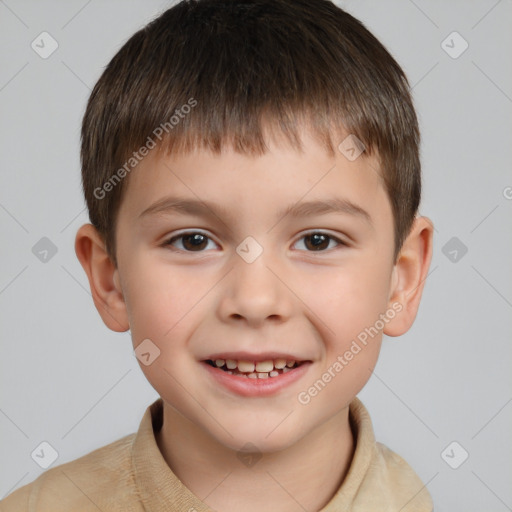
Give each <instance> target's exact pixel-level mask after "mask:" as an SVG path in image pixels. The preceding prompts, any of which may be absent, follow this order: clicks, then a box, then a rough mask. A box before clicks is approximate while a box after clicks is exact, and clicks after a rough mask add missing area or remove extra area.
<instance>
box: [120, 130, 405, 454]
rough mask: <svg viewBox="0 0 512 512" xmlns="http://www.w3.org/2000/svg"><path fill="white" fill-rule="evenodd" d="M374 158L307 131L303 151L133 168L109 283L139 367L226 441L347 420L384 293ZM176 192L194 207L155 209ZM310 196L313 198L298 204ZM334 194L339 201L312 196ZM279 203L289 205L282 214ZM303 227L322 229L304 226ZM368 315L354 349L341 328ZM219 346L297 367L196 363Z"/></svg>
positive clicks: (269, 445)
mask: <svg viewBox="0 0 512 512" xmlns="http://www.w3.org/2000/svg"><path fill="white" fill-rule="evenodd" d="M376 169H378V167H377V164H376V161H375V160H374V159H373V158H369V157H367V156H365V157H364V158H363V157H359V158H357V159H356V160H355V161H349V160H348V159H347V158H346V157H345V156H344V155H343V154H342V153H341V152H337V154H336V155H335V157H330V156H329V155H328V154H327V153H326V152H325V151H324V150H323V149H322V148H321V147H320V146H319V145H318V144H317V143H316V142H315V141H314V140H313V139H310V138H307V137H305V138H304V153H302V154H301V153H299V152H297V151H296V150H294V149H292V148H290V147H287V146H279V147H278V146H271V147H270V151H269V152H267V153H266V154H265V155H263V156H260V157H249V156H245V155H241V154H237V153H235V152H232V151H231V150H225V151H224V152H223V153H222V155H220V156H218V155H217V156H216V155H213V154H211V153H209V152H206V151H197V152H195V153H194V154H187V155H185V156H183V155H182V156H174V157H157V154H156V152H152V153H151V154H150V155H149V156H148V157H146V158H145V160H144V161H142V162H141V163H140V164H139V165H138V166H137V168H136V169H135V170H134V171H133V172H132V175H131V176H130V183H129V186H128V187H127V190H126V195H125V197H124V198H123V202H122V205H121V208H120V211H119V217H118V219H119V220H118V227H117V232H116V240H117V256H118V271H116V272H118V275H116V276H115V281H116V283H117V285H118V286H120V288H121V289H122V293H123V296H124V301H125V303H126V315H127V319H128V321H129V325H130V329H131V333H132V338H133V344H134V347H137V346H138V345H139V344H140V343H141V342H142V341H143V340H146V339H149V340H151V342H152V343H153V344H154V345H156V347H158V349H159V350H160V355H159V356H158V357H157V358H156V359H155V360H154V361H153V362H152V363H151V364H150V365H147V366H146V365H144V364H141V368H142V370H143V372H144V373H145V375H146V377H147V378H148V380H149V381H150V383H151V384H152V385H153V387H154V388H155V389H156V390H157V392H158V393H159V394H160V395H161V397H162V398H163V399H164V402H166V404H169V405H170V406H172V407H173V408H174V409H175V410H177V411H178V412H179V413H181V415H182V416H183V417H184V418H186V419H187V420H189V421H190V422H191V425H195V426H197V427H200V429H203V430H205V431H207V432H209V433H210V434H211V436H213V438H215V439H217V441H219V442H220V443H222V444H223V445H225V446H229V447H232V448H233V449H239V448H240V447H242V446H243V445H245V444H246V443H247V442H251V443H253V444H255V445H256V446H257V447H258V448H259V449H260V450H261V451H271V450H277V449H282V448H285V447H287V446H290V445H292V444H294V443H297V442H298V441H300V440H301V439H303V438H304V437H305V436H306V435H307V434H309V433H311V432H313V430H314V429H316V428H318V427H320V428H322V426H323V425H326V422H327V421H328V420H333V421H334V422H336V418H338V419H339V418H341V417H344V418H345V420H346V413H347V406H348V404H349V402H350V401H351V400H352V399H353V398H354V396H355V395H356V394H357V393H358V392H359V390H360V389H361V388H362V387H363V386H364V384H365V383H366V381H367V380H368V378H369V377H370V374H371V370H372V369H373V367H374V365H375V363H376V361H377V357H378V354H379V349H380V345H381V337H382V330H383V329H382V324H383V322H382V321H381V322H378V320H379V318H382V317H381V316H380V315H381V314H386V311H388V310H389V309H390V308H392V302H393V296H392V295H393V286H394V283H395V279H394V272H393V269H394V264H393V252H394V238H393V216H392V211H391V205H390V202H389V199H388V196H387V194H386V191H385V189H384V186H383V182H382V179H381V177H380V176H379V174H378V172H377V171H376ZM171 198H172V199H171ZM178 199H179V200H182V201H189V202H190V203H191V204H192V203H193V204H194V205H195V206H194V212H192V211H186V210H185V209H181V210H180V209H171V208H168V209H166V208H165V206H166V203H165V202H164V201H169V202H171V201H172V200H178ZM310 201H311V202H313V201H314V202H315V204H316V208H319V209H322V210H325V211H322V212H320V211H318V212H315V211H314V210H315V208H313V207H312V209H311V211H308V210H307V208H305V207H304V206H305V204H306V203H309V202H310ZM333 201H338V202H339V206H341V209H339V210H337V211H328V210H327V208H324V207H326V206H327V205H328V204H329V202H333ZM155 205H160V206H161V208H160V207H159V208H158V209H154V208H153V207H154V206H155ZM206 205H208V206H206ZM290 207H293V208H299V207H301V209H300V211H299V212H298V213H299V215H297V216H296V215H293V214H288V215H285V214H284V212H285V211H286V210H287V209H288V208H290ZM152 210H153V211H152ZM312 231H315V232H321V233H322V234H324V235H325V236H324V237H322V236H317V237H316V238H315V237H309V238H308V237H305V235H307V234H308V233H309V234H311V232H312ZM184 233H189V235H193V234H196V237H195V238H194V237H193V236H189V237H188V238H187V237H185V238H179V236H178V235H180V234H184ZM198 233H200V234H201V235H202V237H201V236H198V235H197V234H198ZM327 235H328V236H329V237H330V238H329V237H327ZM248 237H250V238H249V240H248V241H247V240H246V239H247V238H248ZM171 238H173V239H174V240H173V241H172V244H171V242H170V239H171ZM336 239H339V241H340V242H337V240H336ZM316 246H318V247H319V250H316V251H315V250H314V249H315V247H316ZM237 251H238V252H237ZM244 251H245V252H244ZM259 251H261V254H259ZM393 316H394V315H393ZM375 326H376V327H377V328H378V330H379V333H378V334H377V335H375V334H374V331H372V334H373V337H372V336H367V343H366V345H363V343H361V342H360V341H358V342H357V344H358V345H359V347H360V350H359V351H357V348H355V346H354V345H353V341H354V340H357V339H358V335H360V333H362V332H364V331H365V328H375ZM360 339H361V338H360ZM146 343H148V342H146ZM351 347H352V350H351ZM347 351H348V352H350V353H351V354H352V357H350V354H349V355H346V354H347ZM146 357H147V356H146ZM151 357H152V356H151ZM216 359H224V360H227V359H229V360H236V361H237V362H238V361H240V360H243V361H249V362H253V361H265V360H272V361H274V362H276V360H279V359H284V360H287V361H289V360H293V361H297V362H299V363H300V365H299V366H298V367H297V368H296V369H293V370H291V371H287V372H285V373H283V372H282V370H280V369H279V371H278V376H268V377H267V378H266V379H265V378H257V379H253V378H247V377H242V376H239V375H235V374H228V373H226V372H225V371H223V370H221V369H216V368H213V367H212V366H210V365H209V364H208V363H207V362H206V361H208V360H216ZM336 361H338V363H339V365H336V364H335V363H336ZM276 364H277V366H281V365H280V364H279V361H277V363H276ZM340 365H341V370H340ZM242 367H243V366H242ZM267 371H268V370H267ZM326 372H327V373H328V374H329V375H330V376H331V378H329V377H326V376H325V373H326ZM322 375H324V376H323V377H322ZM322 378H323V380H322V384H323V385H322V384H320V385H318V384H317V389H316V393H315V390H313V391H311V390H310V388H311V387H312V386H314V384H315V382H316V381H318V379H322ZM318 389H319V390H318ZM308 390H309V391H308Z"/></svg>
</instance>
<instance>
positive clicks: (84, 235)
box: [75, 224, 130, 332]
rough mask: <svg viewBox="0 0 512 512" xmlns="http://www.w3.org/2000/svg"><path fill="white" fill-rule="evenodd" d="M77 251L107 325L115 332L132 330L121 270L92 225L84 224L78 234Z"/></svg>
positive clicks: (96, 303) (94, 299) (97, 307)
mask: <svg viewBox="0 0 512 512" xmlns="http://www.w3.org/2000/svg"><path fill="white" fill-rule="evenodd" d="M75 252H76V255H77V258H78V260H79V261H80V263H81V265H82V267H83V268H84V270H85V273H86V274H87V278H88V279H89V285H90V288H91V294H92V298H93V301H94V305H95V306H96V309H97V310H98V313H99V314H100V316H101V318H102V319H103V322H104V323H105V325H106V326H107V327H108V328H109V329H111V330H113V331H116V332H125V331H127V330H128V329H129V328H130V325H129V322H128V314H127V310H126V303H125V300H124V297H123V293H122V289H121V283H120V281H119V271H118V269H117V268H116V267H115V265H114V264H113V262H112V260H111V259H110V257H109V255H108V254H107V252H106V250H105V244H104V242H103V240H102V238H101V236H100V235H99V233H98V231H97V230H96V229H95V228H94V226H93V225H92V224H84V225H83V226H82V227H81V228H80V229H79V230H78V231H77V234H76V238H75Z"/></svg>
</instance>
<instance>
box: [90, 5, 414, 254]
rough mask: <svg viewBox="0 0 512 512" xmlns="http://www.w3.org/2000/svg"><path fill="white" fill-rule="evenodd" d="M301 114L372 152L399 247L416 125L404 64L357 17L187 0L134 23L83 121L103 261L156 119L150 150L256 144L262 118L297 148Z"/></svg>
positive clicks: (407, 224)
mask: <svg viewBox="0 0 512 512" xmlns="http://www.w3.org/2000/svg"><path fill="white" fill-rule="evenodd" d="M193 102H195V103H193ZM185 105H189V106H190V105H193V106H194V108H193V109H191V108H190V107H189V108H188V111H190V110H192V111H191V112H189V113H187V115H183V113H184V112H185V109H184V106H185ZM178 115H179V121H178V122H177V123H171V122H170V119H171V118H173V116H174V118H176V119H178ZM301 120H303V121H307V126H308V127H309V128H310V130H311V133H313V134H314V135H315V136H316V137H317V138H318V140H320V141H322V143H323V144H324V145H325V147H326V149H327V150H328V151H329V152H330V153H331V154H334V153H333V152H334V151H335V149H336V147H337V145H338V144H339V143H340V142H341V140H335V141H333V135H335V134H339V133H341V132H340V130H342V131H343V132H344V133H346V134H354V135H355V136H356V137H357V138H358V139H360V140H361V141H362V142H363V144H364V146H365V150H366V152H367V154H369V155H371V154H372V153H374V152H375V151H376V153H377V154H378V157H379V163H380V167H381V174H382V177H383V180H384V184H385V187H386V190H387V193H388V195H389V198H390V202H391V206H392V209H393V214H394V221H395V229H394V234H395V257H396V255H397V254H398V252H399V249H400V248H401V246H402V243H403V241H404V239H405V238H406V236H407V234H408V233H409V231H410V228H411V225H412V222H413V220H414V217H415V215H416V212H417V209H418V206H419V201H420V195H421V170H420V160H419V142H420V135H419V129H418V122H417V118H416V113H415V111H414V107H413V102H412V98H411V95H410V90H409V84H408V82H407V79H406V77H405V74H404V72H403V71H402V69H401V68H400V66H399V65H398V64H397V62H396V61H395V60H394V59H393V57H392V56H391V55H390V54H389V53H388V52H387V50H386V49H385V48H384V46H383V45H382V44H381V43H380V42H379V41H378V40H377V39H376V38H375V37H374V36H373V35H372V34H371V33H370V32H369V31H368V30H367V29H366V28H365V27H364V25H363V24H362V23H361V22H360V21H358V20H356V19H355V18H354V17H353V16H351V15H350V14H348V13H346V12H345V11H343V10H342V9H340V8H339V7H337V6H336V5H334V4H333V3H332V2H331V1H328V0H184V1H182V2H180V3H178V4H176V5H174V6H173V7H171V8H170V9H168V10H166V11H165V12H163V13H162V14H161V15H160V16H158V17H157V18H156V19H154V20H153V21H151V22H150V23H149V24H147V25H146V26H145V27H144V28H142V29H141V30H139V31H138V32H136V33H135V34H134V35H133V36H132V37H131V38H130V39H129V40H128V41H127V42H126V43H125V44H124V45H123V47H122V48H121V49H120V50H119V51H118V53H117V54H116V55H115V56H114V57H113V59H112V60H111V61H110V63H109V64H108V66H107V67H106V69H105V71H104V72H103V74H102V75H101V77H100V79H99V80H98V82H97V83H96V85H95V87H94V90H93V91H92V93H91V96H90V98H89V101H88V104H87V109H86V112H85V115H84V119H83V124H82V146H81V162H82V184H83V189H84V194H85V199H86V202H87V207H88V209H89V216H90V220H91V223H92V224H93V225H94V226H95V227H96V229H97V230H98V232H99V233H100V234H101V236H102V237H103V239H104V241H105V244H106V247H107V251H108V253H109V255H110V257H111V258H112V261H113V262H114V263H115V264H117V259H116V254H115V252H116V251H115V227H116V217H117V213H118V210H119V206H120V203H121V199H122V194H123V190H124V188H125V187H126V182H127V179H122V178H125V176H126V177H127V175H128V173H129V172H130V169H131V168H132V167H133V166H135V165H136V163H137V162H136V160H135V158H134V156H133V155H134V154H135V153H134V152H135V151H136V150H138V149H139V148H143V147H144V146H145V145H149V139H150V138H151V134H154V133H155V129H157V127H160V126H166V127H167V129H166V130H165V132H166V133H165V135H164V136H163V137H162V136H160V137H158V139H159V140H158V144H157V146H158V149H159V150H160V149H162V148H165V149H166V150H168V151H170V150H171V149H172V150H173V151H188V150H191V149H194V148H207V149H211V150H213V151H215V152H220V151H221V150H222V148H223V147H224V146H225V145H226V144H229V145H231V146H232V147H233V148H234V149H235V150H236V151H239V152H242V153H244V152H245V153H251V154H262V153H264V152H265V151H266V145H265V137H264V123H269V122H270V123H271V124H272V126H273V127H276V128H278V129H279V130H280V131H281V132H282V133H283V134H284V135H285V136H286V138H287V139H288V140H289V141H290V143H291V144H292V145H293V146H294V147H297V148H300V147H301V141H300V137H299V121H301ZM162 134H163V131H162ZM160 135H161V134H160ZM153 142H155V141H154V140H153ZM127 162H129V163H128V166H127V165H126V164H127ZM122 169H124V171H122ZM107 185H108V186H107ZM98 191H101V192H98ZM107 192H108V193H107Z"/></svg>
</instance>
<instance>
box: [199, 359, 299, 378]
mask: <svg viewBox="0 0 512 512" xmlns="http://www.w3.org/2000/svg"><path fill="white" fill-rule="evenodd" d="M206 362H207V363H208V364H209V365H210V366H212V367H214V368H218V369H219V370H222V371H224V372H226V373H227V374H229V375H236V376H238V377H242V378H244V377H245V378H247V379H268V378H275V377H278V376H279V375H282V374H283V373H287V372H289V371H291V370H293V369H294V368H297V367H298V366H300V365H301V364H302V362H297V361H293V360H288V361H287V360H286V359H275V360H272V359H269V360H268V361H258V362H253V361H243V360H240V361H238V360H236V359H216V360H215V361H213V360H211V359H208V360H207V361H206Z"/></svg>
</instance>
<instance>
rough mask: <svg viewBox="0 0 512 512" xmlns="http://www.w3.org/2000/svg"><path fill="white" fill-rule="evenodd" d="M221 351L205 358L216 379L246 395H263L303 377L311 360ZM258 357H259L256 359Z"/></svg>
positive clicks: (281, 388) (211, 373) (213, 377)
mask: <svg viewBox="0 0 512 512" xmlns="http://www.w3.org/2000/svg"><path fill="white" fill-rule="evenodd" d="M248 356H249V355H245V357H244V356H242V357H243V358H240V359H235V356H234V354H233V355H230V356H227V355H226V356H224V357H222V356H221V355H220V354H219V355H217V356H212V358H211V359H205V360H203V361H202V364H203V368H205V369H206V370H207V374H209V375H210V378H211V379H213V382H215V383H216V384H218V385H220V386H221V387H222V388H224V389H226V390H228V391H229V392H230V393H234V394H236V395H241V396H246V397H264V396H269V395H274V394H276V393H279V392H280V391H281V390H283V389H285V388H288V387H289V386H291V385H292V384H293V383H294V382H296V381H298V380H299V379H301V378H302V377H303V376H304V375H305V374H306V372H307V371H308V369H309V367H310V366H311V364H312V361H306V360H304V361H301V360H297V359H292V358H288V357H286V358H284V357H275V356H274V358H271V357H269V356H266V357H264V358H263V357H255V358H253V357H250V356H249V357H248ZM254 359H259V360H254Z"/></svg>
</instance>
